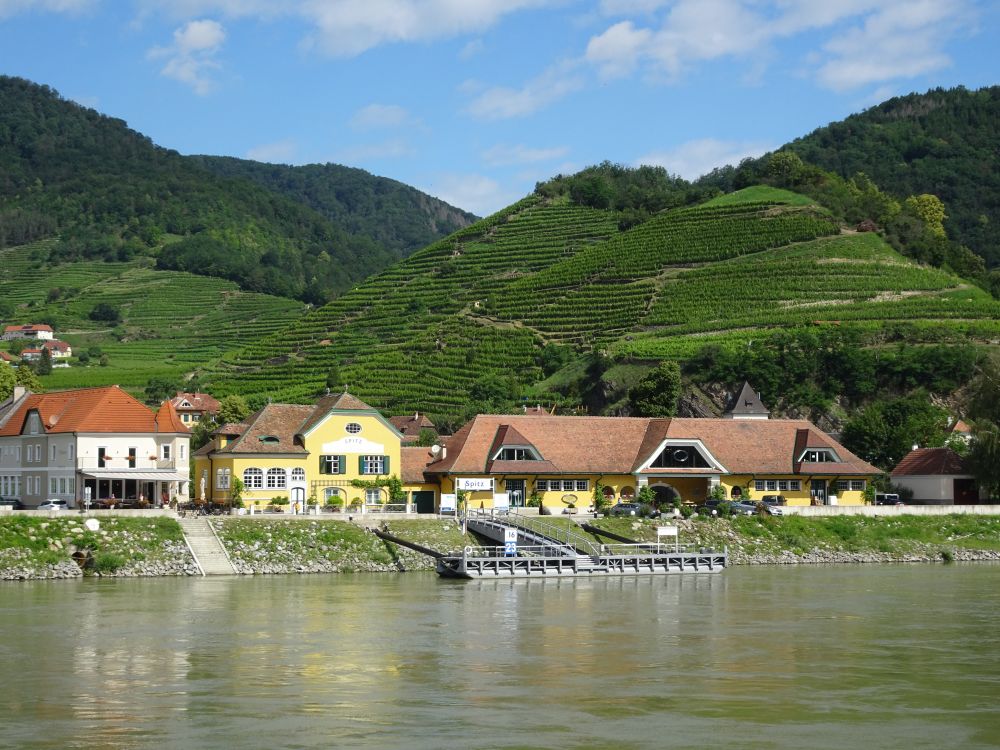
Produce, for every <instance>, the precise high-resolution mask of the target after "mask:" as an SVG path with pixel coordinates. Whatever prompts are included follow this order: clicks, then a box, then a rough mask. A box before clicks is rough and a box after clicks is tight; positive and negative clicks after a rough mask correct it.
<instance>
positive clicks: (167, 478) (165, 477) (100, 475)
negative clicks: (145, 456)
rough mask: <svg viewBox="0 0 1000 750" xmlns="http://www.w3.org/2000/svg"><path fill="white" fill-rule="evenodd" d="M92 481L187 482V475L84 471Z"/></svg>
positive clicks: (172, 472)
mask: <svg viewBox="0 0 1000 750" xmlns="http://www.w3.org/2000/svg"><path fill="white" fill-rule="evenodd" d="M83 475H84V476H85V477H90V478H91V479H140V480H143V481H147V482H157V481H158V482H187V481H188V479H189V478H188V476H187V474H181V473H180V472H178V471H100V470H92V471H84V472H83Z"/></svg>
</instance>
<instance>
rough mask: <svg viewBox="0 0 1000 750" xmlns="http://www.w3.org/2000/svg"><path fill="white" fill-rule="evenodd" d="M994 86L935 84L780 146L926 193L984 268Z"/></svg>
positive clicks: (997, 157)
mask: <svg viewBox="0 0 1000 750" xmlns="http://www.w3.org/2000/svg"><path fill="white" fill-rule="evenodd" d="M998 126H1000V86H991V87H989V88H982V89H979V90H976V91H970V90H968V89H966V88H962V87H959V88H955V89H949V90H945V89H934V90H932V91H928V92H927V93H925V94H910V95H908V96H901V97H896V98H894V99H890V100H888V101H886V102H883V103H882V104H879V105H878V106H876V107H872V108H871V109H868V110H865V111H864V112H861V113H860V114H856V115H851V116H850V117H848V118H847V119H845V120H843V121H842V122H835V123H831V124H830V125H827V126H826V127H824V128H819V129H818V130H815V131H813V132H812V133H810V134H809V135H807V136H805V137H803V138H798V139H796V140H794V141H792V142H791V143H790V144H788V145H787V146H786V147H785V148H787V149H791V150H793V151H795V152H796V153H798V154H799V156H801V157H802V159H803V161H805V162H808V163H810V164H815V165H816V166H819V167H822V168H824V169H828V170H831V171H833V172H836V173H838V174H840V176H842V177H845V178H846V177H851V176H853V175H854V174H855V173H857V172H864V173H865V174H867V175H868V176H869V177H870V178H872V179H873V180H874V181H875V183H876V184H877V185H878V186H879V187H880V188H882V189H883V190H885V191H886V192H888V193H891V194H893V195H899V196H903V195H918V194H920V193H932V194H934V195H936V196H937V197H938V198H940V199H941V200H942V201H944V204H945V206H946V207H947V211H948V220H947V221H946V223H945V228H946V229H947V231H948V236H949V237H951V238H952V239H953V240H957V241H958V242H960V243H962V244H964V245H966V246H967V247H969V248H970V249H971V250H972V251H973V252H975V253H977V254H978V255H980V256H981V257H983V258H984V259H985V260H986V263H987V265H988V266H990V267H996V266H998V265H1000V127H998Z"/></svg>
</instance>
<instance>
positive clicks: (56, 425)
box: [0, 385, 188, 437]
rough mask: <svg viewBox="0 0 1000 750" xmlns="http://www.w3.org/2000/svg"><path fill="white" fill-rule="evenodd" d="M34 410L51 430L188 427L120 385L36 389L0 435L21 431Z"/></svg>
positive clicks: (126, 430) (136, 430)
mask: <svg viewBox="0 0 1000 750" xmlns="http://www.w3.org/2000/svg"><path fill="white" fill-rule="evenodd" d="M31 411H37V412H38V415H39V417H40V418H41V420H42V426H43V428H44V429H45V432H46V433H47V434H51V433H67V432H98V433H155V432H160V433H164V432H183V433H186V432H187V431H188V429H187V427H185V426H184V425H182V424H180V423H179V422H178V423H177V424H174V423H173V422H171V421H169V420H168V419H167V420H158V415H154V414H153V412H152V410H150V409H149V408H148V407H147V406H146V405H145V404H143V403H142V402H140V401H138V400H136V399H135V398H133V397H132V396H130V395H129V394H128V393H126V392H125V391H123V390H122V389H121V388H119V387H118V386H116V385H112V386H104V387H101V388H80V389H77V390H72V391H53V392H52V393H33V394H31V395H30V396H28V397H27V398H25V399H24V401H22V402H21V404H20V405H19V406H18V408H17V410H16V411H15V412H14V413H13V414H12V415H11V416H10V418H9V419H7V421H6V422H5V423H4V425H3V427H0V437H7V436H12V435H19V434H21V431H22V430H23V428H24V423H25V420H26V419H27V416H28V414H29V413H30V412H31ZM174 416H175V417H176V415H174Z"/></svg>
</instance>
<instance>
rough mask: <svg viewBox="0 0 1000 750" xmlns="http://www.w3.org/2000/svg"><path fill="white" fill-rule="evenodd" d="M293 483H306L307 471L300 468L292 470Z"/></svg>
mask: <svg viewBox="0 0 1000 750" xmlns="http://www.w3.org/2000/svg"><path fill="white" fill-rule="evenodd" d="M292 481H293V482H304V481H306V470H305V469H303V468H302V467H299V466H297V467H295V468H294V469H292Z"/></svg>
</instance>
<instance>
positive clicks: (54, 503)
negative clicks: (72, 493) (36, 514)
mask: <svg viewBox="0 0 1000 750" xmlns="http://www.w3.org/2000/svg"><path fill="white" fill-rule="evenodd" d="M37 510H69V503H67V502H66V501H65V500H53V499H50V500H46V501H45V502H42V503H39V504H38V508H37Z"/></svg>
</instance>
